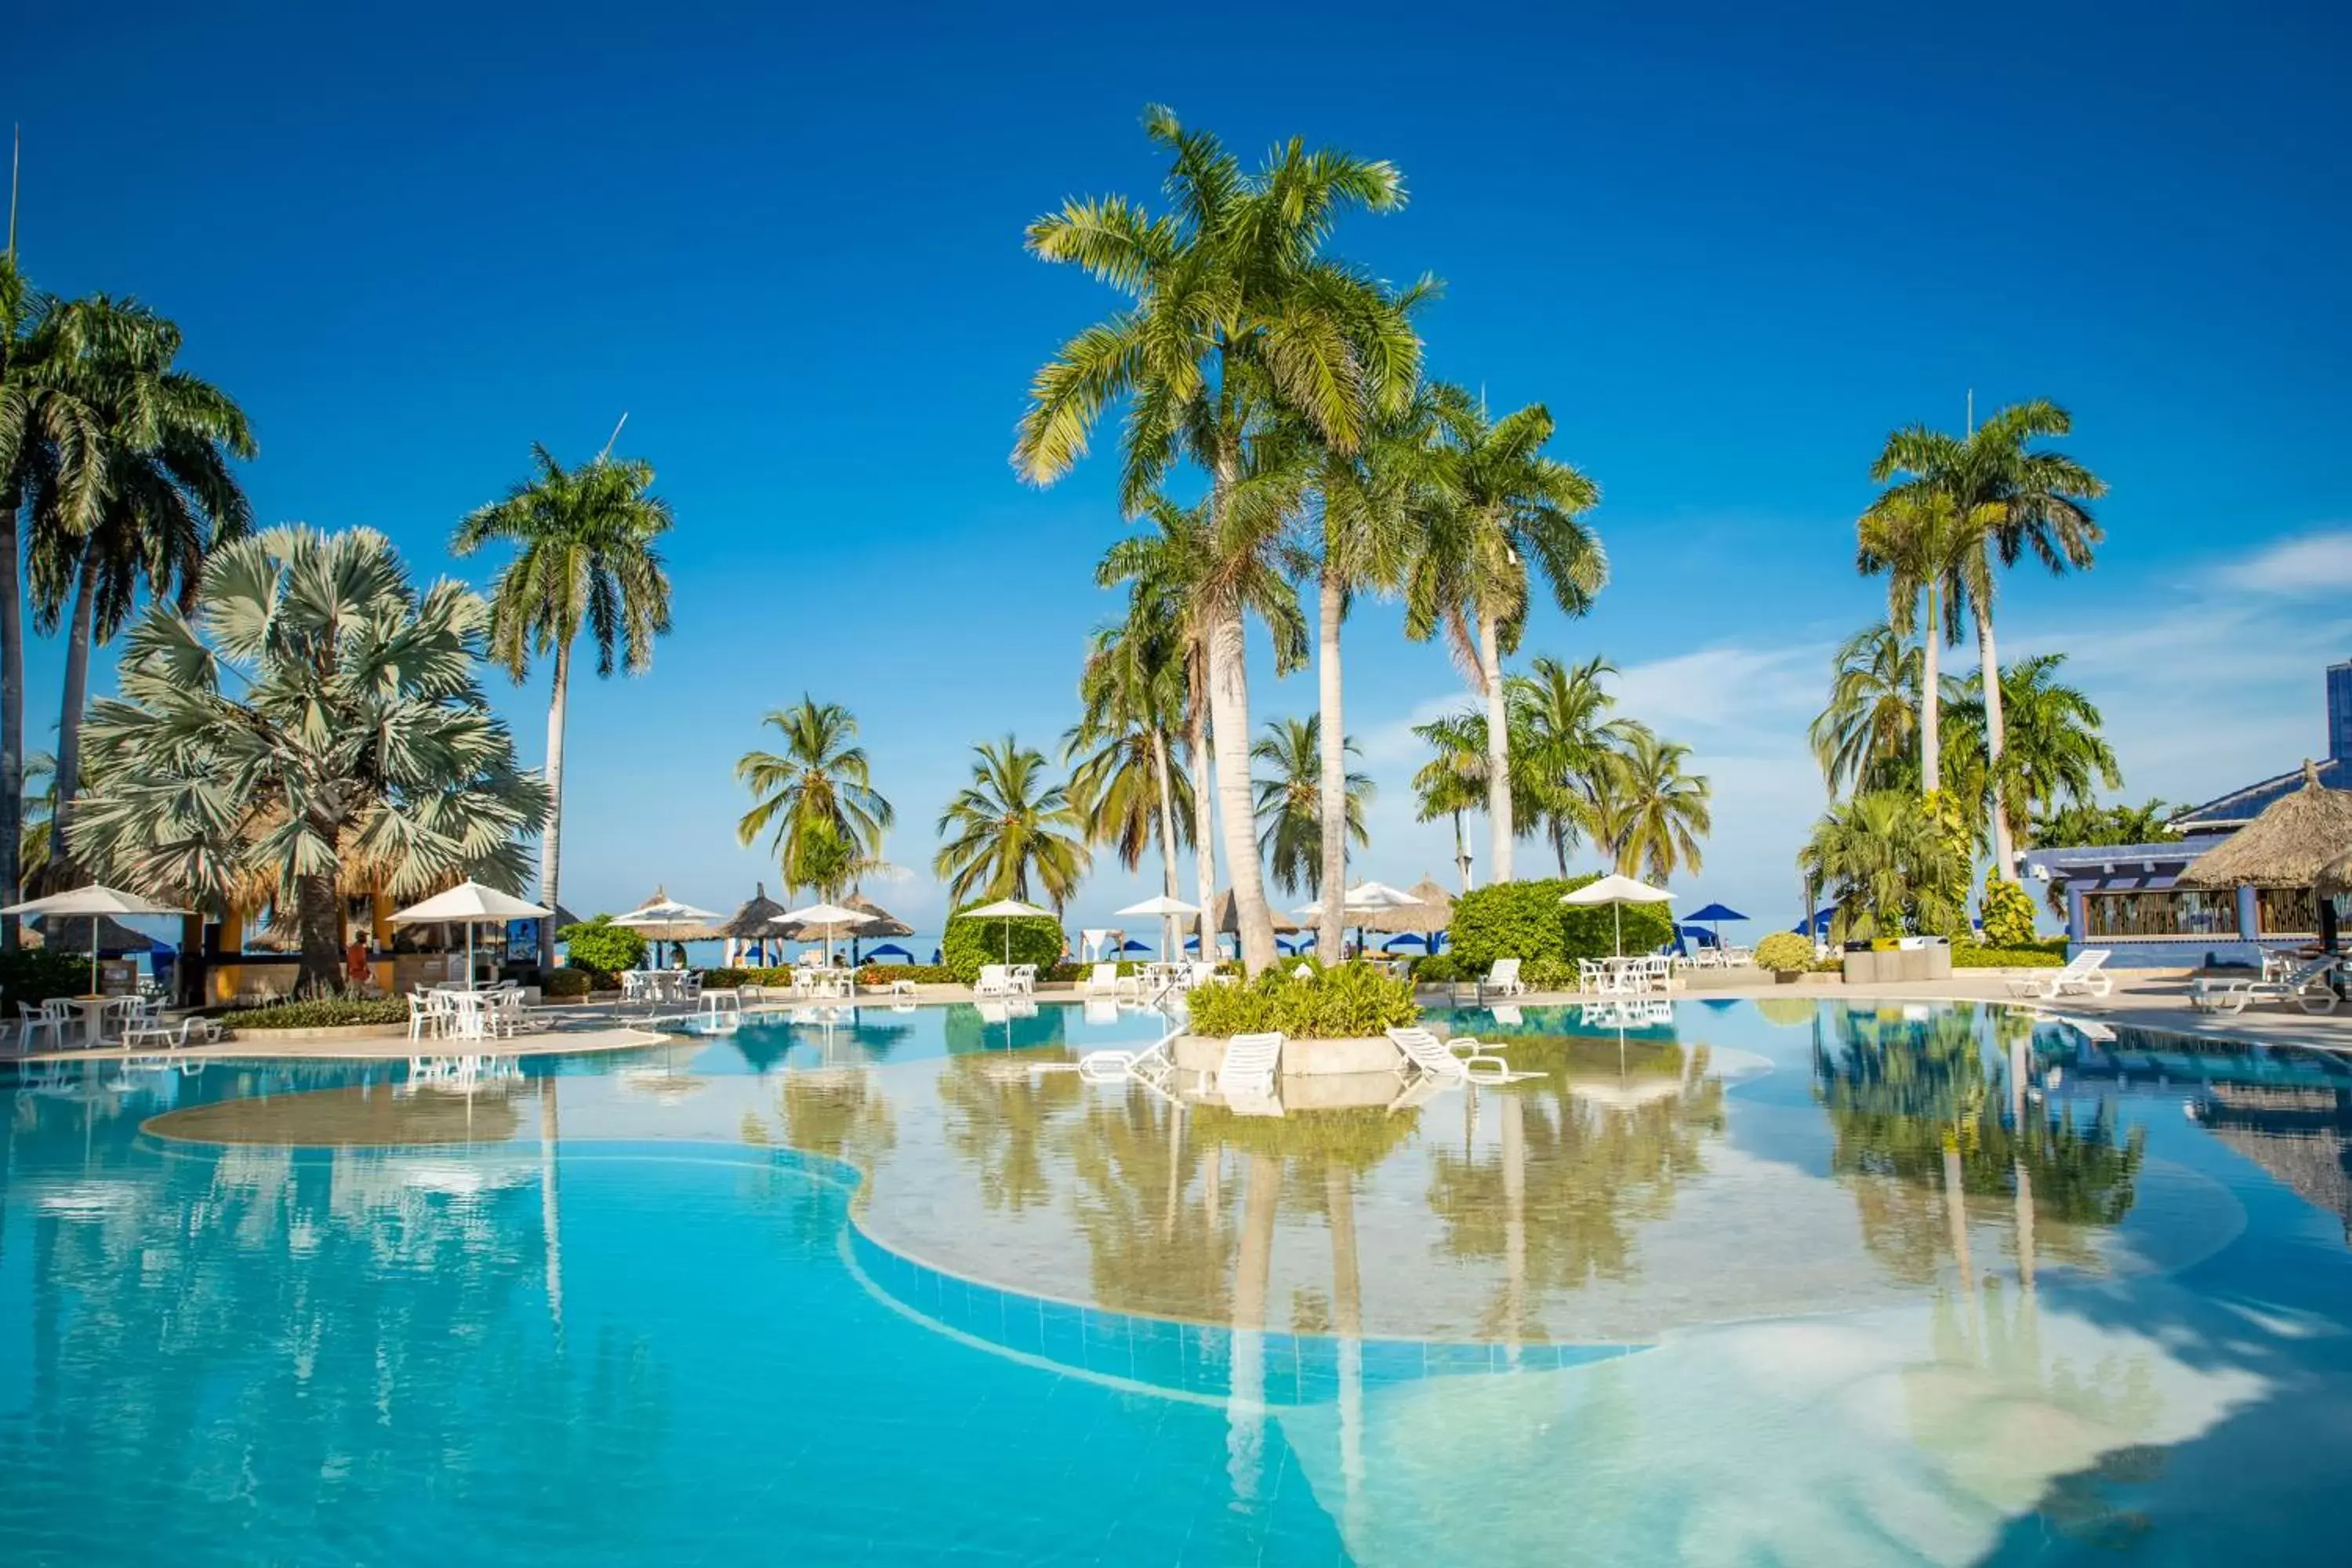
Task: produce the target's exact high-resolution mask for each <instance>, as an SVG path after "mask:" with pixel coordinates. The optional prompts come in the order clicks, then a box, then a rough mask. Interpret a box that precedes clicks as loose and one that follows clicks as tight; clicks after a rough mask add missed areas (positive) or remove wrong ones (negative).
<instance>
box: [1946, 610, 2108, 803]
mask: <svg viewBox="0 0 2352 1568" xmlns="http://www.w3.org/2000/svg"><path fill="white" fill-rule="evenodd" d="M2065 662H2066V656H2065V655H2064V654H2063V653H2046V654H2039V655H2036V656H2035V657H2033V658H2028V659H2024V660H2021V661H2020V662H2019V663H2016V664H2012V665H2010V666H2008V667H2006V668H2003V669H2002V670H2001V672H2000V692H2001V700H2000V702H1999V704H1998V706H1999V708H2000V710H2004V711H2005V713H2006V715H2007V718H2008V721H2009V744H2008V749H2007V750H2006V751H2005V752H2002V753H2001V757H2000V763H1999V765H1998V768H1996V767H1995V764H1994V763H1993V762H1992V758H1991V748H1990V745H1989V744H1988V743H1987V740H1988V734H1989V724H1990V711H1991V710H1990V708H1989V707H1988V705H1987V703H1986V701H1985V683H1984V672H1983V671H1982V670H1970V671H1969V675H1968V678H1967V679H1965V680H1962V681H1959V682H1958V683H1956V684H1955V685H1954V686H1953V688H1952V689H1951V691H1950V694H1949V696H1948V699H1947V700H1948V704H1949V706H1950V708H1951V712H1952V730H1953V745H1954V749H1955V750H1956V751H1958V752H1960V753H1961V755H1962V759H1963V761H1964V763H1965V765H1966V767H1967V770H1968V773H1969V776H1970V777H1971V778H1972V779H1980V780H1982V781H1983V783H1982V788H1981V790H1980V792H1979V797H1978V798H1979V801H1980V802H1981V804H1980V805H1979V809H1980V810H1989V811H1990V812H1991V813H1992V816H1993V820H1994V822H1995V823H1996V824H1998V825H2000V827H1998V828H1997V831H2005V833H2006V835H2007V837H2009V838H2010V840H2011V842H2014V841H2015V840H2016V839H2017V838H2018V837H2022V836H2023V835H2024V834H2025V833H2026V832H2027V831H2028V830H2029V828H2030V826H2031V823H2032V817H2033V815H2034V814H2035V813H2036V812H2039V811H2042V810H2045V809H2047V808H2048V807H2050V806H2052V805H2056V804H2057V803H2059V802H2060V801H2062V800H2063V801H2071V802H2074V803H2076V804H2087V803H2088V802H2089V801H2090V800H2091V798H2092V796H2093V795H2094V794H2095V791H2096V790H2097V789H2098V788H2099V787H2100V786H2105V788H2108V789H2120V788H2122V787H2123V782H2124V781H2123V773H2122V771H2121V770H2120V769H2119V768H2118V767H2117V766H2116V753H2115V752H2114V750H2113V748H2111V747H2110V746H2108V744H2107V742H2106V741H2105V738H2104V737H2103V736H2102V735H2101V734H2100V733H2099V726H2100V722H2101V720H2100V716H2099V710H2098V709H2097V707H2096V706H2095V705H2094V704H2093V703H2092V701H2091V700H2090V699H2089V698H2088V697H2085V696H2084V694H2083V693H2082V691H2081V690H2079V689H2076V688H2074V687H2072V686H2068V685H2066V684H2065V683H2064V682H2063V681H2061V680H2059V679H2057V675H2058V671H2059V668H2060V667H2061V666H2063V664H2064V663H2065Z"/></svg>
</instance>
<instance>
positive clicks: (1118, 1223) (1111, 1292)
mask: <svg viewBox="0 0 2352 1568" xmlns="http://www.w3.org/2000/svg"><path fill="white" fill-rule="evenodd" d="M1055 1076H1067V1075H1055ZM1185 1120H1186V1113H1185V1112H1183V1111H1181V1110H1178V1109H1177V1108H1176V1107H1175V1106H1174V1105H1172V1104H1171V1103H1170V1102H1169V1101H1167V1100H1163V1099H1161V1098H1160V1097H1159V1096H1157V1095H1154V1094H1152V1093H1151V1092H1150V1090H1149V1089H1143V1088H1142V1087H1140V1086H1137V1085H1130V1086H1129V1088H1128V1089H1127V1092H1126V1093H1125V1094H1124V1095H1123V1096H1121V1097H1119V1098H1117V1099H1112V1098H1109V1097H1108V1096H1103V1097H1098V1098H1097V1099H1096V1100H1092V1101H1090V1102H1089V1103H1088V1104H1087V1111H1086V1115H1085V1116H1084V1118H1083V1119H1081V1120H1080V1121H1078V1122H1077V1123H1076V1126H1074V1127H1073V1128H1072V1130H1071V1133H1070V1140H1069V1142H1070V1156H1071V1159H1070V1169H1071V1173H1072V1174H1073V1175H1074V1176H1076V1179H1077V1186H1076V1196H1075V1202H1076V1215H1077V1221H1078V1227H1079V1229H1080V1230H1081V1231H1082V1232H1084V1234H1085V1236H1086V1239H1087V1251H1088V1253H1089V1255H1090V1258H1091V1262H1092V1266H1093V1296H1094V1299H1095V1300H1097V1301H1100V1302H1102V1303H1104V1304H1105V1305H1106V1306H1111V1307H1116V1308H1118V1310H1122V1311H1129V1312H1139V1313H1145V1314H1148V1315H1152V1316H1160V1317H1171V1318H1186V1319H1192V1320H1194V1321H1222V1320H1224V1319H1226V1318H1227V1317H1228V1316H1229V1315H1230V1314H1231V1312H1232V1310H1233V1292H1232V1278H1231V1270H1232V1268H1233V1263H1234V1233H1233V1230H1232V1227H1231V1226H1227V1225H1226V1224H1225V1223H1224V1221H1223V1215H1222V1214H1221V1213H1219V1212H1217V1211H1216V1210H1215V1209H1213V1208H1212V1207H1211V1206H1210V1205H1209V1204H1207V1203H1206V1202H1195V1201H1192V1197H1191V1193H1192V1186H1193V1184H1194V1183H1195V1182H1205V1179H1206V1170H1205V1166H1206V1163H1207V1162H1208V1161H1209V1160H1211V1159H1213V1158H1215V1157H1216V1156H1217V1151H1216V1149H1215V1148H1214V1147H1213V1146H1212V1147H1209V1148H1207V1149H1206V1150H1205V1151H1204V1149H1203V1147H1202V1142H1201V1141H1200V1140H1199V1139H1197V1138H1188V1137H1186V1136H1185V1132H1186V1129H1185V1126H1184V1122H1185ZM1220 1202H1222V1195H1221V1197H1220Z"/></svg>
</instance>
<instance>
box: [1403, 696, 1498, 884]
mask: <svg viewBox="0 0 2352 1568" xmlns="http://www.w3.org/2000/svg"><path fill="white" fill-rule="evenodd" d="M1412 732H1413V734H1414V735H1416V736H1418V737H1419V738H1420V739H1422V740H1423V741H1426V742H1429V744H1430V745H1431V746H1433V747H1434V748H1435V749H1436V752H1437V754H1436V755H1435V756H1433V757H1432V758H1430V760H1429V761H1427V762H1425V763H1423V764H1422V765H1421V766H1420V768H1418V769H1417V770H1415V772H1414V773H1413V775H1412V795H1413V805H1414V809H1415V819H1416V820H1417V821H1421V822H1435V821H1436V820H1437V819H1438V818H1439V817H1441V816H1448V817H1452V818H1453V819H1454V868H1455V869H1457V870H1458V871H1460V872H1461V874H1462V890H1463V891H1464V892H1465V893H1466V892H1468V891H1469V890H1470V846H1469V842H1468V840H1466V839H1465V838H1464V837H1463V836H1462V814H1463V813H1464V812H1465V811H1484V810H1486V715H1485V714H1484V713H1465V714H1451V713H1449V714H1444V715H1441V716H1439V717H1438V718H1435V719H1433V720H1431V721H1429V722H1428V723H1426V724H1416V725H1414V726H1413V727H1412Z"/></svg>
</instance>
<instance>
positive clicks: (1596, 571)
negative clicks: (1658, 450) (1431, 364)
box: [1405, 387, 1609, 882]
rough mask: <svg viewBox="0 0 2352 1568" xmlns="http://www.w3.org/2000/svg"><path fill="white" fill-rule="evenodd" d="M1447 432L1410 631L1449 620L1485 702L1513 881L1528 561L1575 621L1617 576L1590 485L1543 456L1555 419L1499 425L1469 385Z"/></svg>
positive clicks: (1502, 842)
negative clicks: (1514, 726)
mask: <svg viewBox="0 0 2352 1568" xmlns="http://www.w3.org/2000/svg"><path fill="white" fill-rule="evenodd" d="M1437 398H1438V404H1439V407H1440V410H1441V413H1442V416H1443V418H1444V426H1445V431H1446V437H1447V447H1446V455H1447V459H1448V460H1447V464H1446V482H1447V490H1448V494H1449V496H1450V500H1449V501H1448V503H1447V504H1446V505H1445V506H1444V507H1442V508H1440V509H1438V511H1437V515H1436V516H1435V518H1434V519H1433V523H1432V526H1431V528H1430V530H1429V531H1428V533H1427V535H1426V536H1425V537H1424V539H1423V541H1422V542H1421V547H1420V548H1421V553H1420V557H1419V559H1418V560H1417V561H1416V562H1415V563H1414V566H1413V571H1412V584H1411V588H1410V592H1409V594H1408V598H1407V612H1406V617H1405V629H1406V632H1407V633H1408V635H1410V636H1412V637H1415V638H1424V637H1429V636H1430V635H1431V634H1432V633H1433V632H1434V631H1435V630H1436V629H1437V627H1438V626H1440V625H1441V624H1442V625H1443V626H1444V627H1445V629H1446V632H1447V636H1448V640H1449V641H1451V642H1452V644H1453V646H1454V655H1455V658H1457V660H1458V661H1459V662H1460V663H1461V664H1462V666H1463V668H1465V669H1467V670H1468V671H1470V674H1471V682H1470V685H1471V691H1472V694H1473V695H1475V696H1477V697H1480V698H1483V699H1484V700H1485V701H1486V746H1487V771H1486V815H1487V817H1488V819H1489V821H1490V823H1491V825H1492V829H1493V834H1494V851H1493V862H1492V864H1493V868H1494V875H1493V879H1494V880H1496V881H1498V882H1507V881H1509V880H1510V879H1511V875H1512V863H1511V847H1512V843H1513V841H1514V840H1515V839H1516V838H1517V816H1515V814H1514V812H1513V809H1512V799H1511V790H1510V788H1509V780H1510V778H1511V766H1510V724H1509V721H1508V719H1507V715H1506V712H1505V706H1506V694H1505V690H1504V686H1503V656H1504V655H1505V654H1507V653H1509V652H1511V651H1513V650H1514V649H1516V648H1517V647H1518V642H1519V635H1520V633H1521V631H1522V630H1523V629H1524V628H1525V626H1526V625H1527V617H1528V608H1529V601H1530V593H1529V583H1528V573H1529V569H1530V566H1533V567H1534V568H1536V569H1539V570H1540V571H1541V572H1542V574H1543V575H1544V577H1545V578H1546V579H1547V580H1548V581H1549V584H1550V586H1551V593H1552V597H1553V599H1554V601H1555V602H1556V603H1557V604H1558V605H1559V607H1560V609H1561V610H1563V611H1564V612H1566V613H1567V614H1569V615H1571V616H1580V615H1582V614H1583V613H1584V612H1585V611H1586V610H1587V609H1589V608H1590V607H1591V604H1592V597H1593V595H1595V594H1598V593H1599V592H1600V591H1601V584H1603V583H1605V582H1607V581H1608V576H1609V563H1608V558H1607V557H1606V556H1605V555H1604V554H1603V553H1602V552H1601V540H1600V538H1599V536H1598V535H1596V534H1595V533H1594V532H1593V531H1591V529H1590V528H1588V527H1586V526H1585V525H1584V524H1583V523H1582V522H1580V521H1578V514H1580V513H1581V512H1583V511H1586V510H1590V509H1591V507H1592V506H1593V505H1594V504H1595V503H1596V502H1598V501H1599V500H1600V499H1601V491H1600V489H1599V488H1598V487H1596V486H1595V485H1594V484H1593V483H1592V481H1591V479H1586V478H1585V477H1584V476H1583V475H1582V474H1580V473H1579V472H1577V471H1576V470H1575V469H1574V468H1570V467H1569V466H1568V465H1567V464H1566V463H1563V462H1559V460H1557V459H1555V458H1548V457H1546V456H1544V452H1543V448H1544V447H1545V446H1546V445H1547V444H1549V442H1550V440H1551V437H1552V418H1551V415H1550V413H1549V411H1548V410H1547V409H1545V407H1544V406H1543V405H1541V404H1530V405H1528V406H1527V407H1525V408H1522V409H1520V410H1519V411H1518V412H1517V413H1516V414H1507V415H1505V416H1503V417H1502V418H1500V419H1496V420H1489V419H1488V418H1487V417H1486V410H1485V409H1484V408H1483V407H1481V406H1480V405H1477V404H1475V403H1474V402H1472V401H1471V399H1470V398H1469V396H1468V395H1466V394H1465V393H1464V392H1463V391H1462V390H1461V389H1460V388H1459V387H1442V388H1440V389H1439V391H1438V394H1437Z"/></svg>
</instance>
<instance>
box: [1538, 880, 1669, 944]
mask: <svg viewBox="0 0 2352 1568" xmlns="http://www.w3.org/2000/svg"><path fill="white" fill-rule="evenodd" d="M1673 900H1674V895H1673V894H1672V893H1669V892H1668V891H1666V890H1665V889H1664V888H1653V887H1652V886H1650V884H1648V883H1647V882H1637V881H1635V880H1633V878H1631V877H1620V876H1617V875H1614V874H1613V873H1612V875H1610V876H1606V877H1603V878H1601V879H1600V880H1599V881H1597V882H1588V883H1586V884H1585V885H1584V886H1583V887H1581V888H1579V889H1576V891H1574V892H1572V893H1562V894H1561V895H1560V896H1559V901H1560V902H1561V903H1563V904H1577V905H1580V906H1583V907H1586V908H1598V907H1599V906H1601V905H1602V904H1607V905H1609V906H1610V912H1611V913H1612V915H1613V916H1614V917H1615V918H1616V922H1617V956H1618V957H1620V958H1622V957H1624V956H1625V910H1624V907H1623V906H1625V905H1627V904H1664V903H1671V902H1673Z"/></svg>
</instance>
